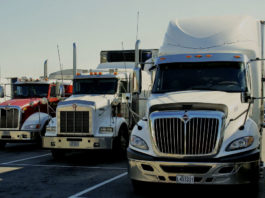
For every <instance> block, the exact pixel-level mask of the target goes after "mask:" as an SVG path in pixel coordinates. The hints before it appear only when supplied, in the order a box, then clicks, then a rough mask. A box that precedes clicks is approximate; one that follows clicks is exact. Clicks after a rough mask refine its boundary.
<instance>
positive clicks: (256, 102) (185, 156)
mask: <svg viewBox="0 0 265 198" xmlns="http://www.w3.org/2000/svg"><path fill="white" fill-rule="evenodd" d="M263 34H264V22H263V21H258V20H256V19H254V18H252V17H248V16H242V17H208V18H195V19H182V20H172V21H171V22H170V23H169V26H168V29H167V32H166V34H165V37H164V42H163V45H162V46H161V48H160V50H159V55H158V58H157V59H156V61H155V63H154V66H153V67H151V69H153V72H154V73H156V74H155V80H154V84H153V88H152V93H151V95H150V97H149V99H148V102H147V109H146V118H145V119H143V120H140V121H139V122H138V126H137V127H135V128H134V129H133V131H132V134H131V138H130V144H129V148H128V151H127V156H128V160H129V176H130V179H131V180H132V184H133V186H134V187H135V188H136V189H137V188H139V187H141V184H142V183H144V182H156V183H177V184H210V185H211V184H222V185H230V184H247V183H254V184H255V183H257V182H258V179H259V173H260V169H261V158H260V152H261V146H262V145H261V141H260V140H261V134H262V124H263V112H264V107H263V99H262V98H263V81H264V80H263V74H264V73H263V68H264V65H263V61H261V59H263V55H264V51H263V50H264V45H263V42H264V40H263V38H264V37H263ZM139 126H141V127H139Z"/></svg>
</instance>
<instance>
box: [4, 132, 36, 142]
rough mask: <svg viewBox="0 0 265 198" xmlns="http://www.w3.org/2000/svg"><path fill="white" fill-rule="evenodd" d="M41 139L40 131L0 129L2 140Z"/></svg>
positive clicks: (22, 140)
mask: <svg viewBox="0 0 265 198" xmlns="http://www.w3.org/2000/svg"><path fill="white" fill-rule="evenodd" d="M37 139H40V132H39V131H0V141H4V142H19V141H21V142H24V141H25V142H26V141H35V140H37Z"/></svg>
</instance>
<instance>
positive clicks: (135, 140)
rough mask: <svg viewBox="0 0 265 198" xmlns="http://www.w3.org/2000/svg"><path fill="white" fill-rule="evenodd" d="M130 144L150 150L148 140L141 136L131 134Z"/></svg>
mask: <svg viewBox="0 0 265 198" xmlns="http://www.w3.org/2000/svg"><path fill="white" fill-rule="evenodd" d="M130 144H131V145H132V146H133V147H135V148H138V149H142V150H148V149H149V148H148V146H147V144H146V142H145V141H144V140H143V139H142V138H140V137H138V136H136V135H132V136H131V139H130Z"/></svg>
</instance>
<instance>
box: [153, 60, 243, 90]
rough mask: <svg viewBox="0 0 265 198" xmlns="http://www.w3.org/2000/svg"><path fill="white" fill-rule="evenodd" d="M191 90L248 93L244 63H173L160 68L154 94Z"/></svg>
mask: <svg viewBox="0 0 265 198" xmlns="http://www.w3.org/2000/svg"><path fill="white" fill-rule="evenodd" d="M187 90H216V91H226V92H244V91H246V78H245V68H244V64H243V63H240V62H199V63H169V64H161V65H159V66H158V69H157V72H156V79H155V83H154V86H153V90H152V93H165V92H174V91H187Z"/></svg>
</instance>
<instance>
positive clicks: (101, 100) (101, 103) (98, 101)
mask: <svg viewBox="0 0 265 198" xmlns="http://www.w3.org/2000/svg"><path fill="white" fill-rule="evenodd" d="M114 98H115V95H102V94H101V95H73V96H71V97H70V98H68V99H66V100H65V101H64V102H63V103H60V104H59V105H61V104H73V103H75V102H76V101H84V102H90V103H88V104H90V105H93V106H95V108H96V109H99V108H103V107H105V106H109V105H110V104H111V102H112V101H113V100H114Z"/></svg>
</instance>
